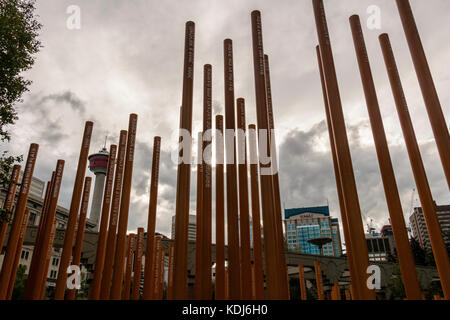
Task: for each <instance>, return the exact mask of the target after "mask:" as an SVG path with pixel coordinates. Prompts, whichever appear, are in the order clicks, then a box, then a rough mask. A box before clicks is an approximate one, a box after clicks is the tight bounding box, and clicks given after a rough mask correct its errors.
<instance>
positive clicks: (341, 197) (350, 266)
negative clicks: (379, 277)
mask: <svg viewBox="0 0 450 320" xmlns="http://www.w3.org/2000/svg"><path fill="white" fill-rule="evenodd" d="M316 54H317V61H318V65H319V74H320V82H321V84H322V95H323V102H324V106H325V114H326V118H327V127H328V135H329V137H330V147H331V155H332V158H333V168H334V177H335V180H336V189H337V194H338V199H339V208H340V210H341V219H342V229H343V230H344V239H345V249H346V255H347V266H348V270H349V273H350V278H351V279H353V282H356V281H357V280H356V279H357V276H356V273H355V272H356V271H355V270H357V269H356V268H354V267H353V265H354V264H355V261H354V259H353V255H352V243H351V238H350V234H349V232H350V231H349V227H348V221H347V220H348V219H347V212H346V209H345V201H344V194H343V191H342V185H341V173H340V171H339V164H338V159H337V151H336V144H335V139H334V132H333V125H332V122H331V115H330V105H329V103H328V96H327V88H326V83H325V76H324V73H323V66H322V57H321V54H320V48H319V46H316Z"/></svg>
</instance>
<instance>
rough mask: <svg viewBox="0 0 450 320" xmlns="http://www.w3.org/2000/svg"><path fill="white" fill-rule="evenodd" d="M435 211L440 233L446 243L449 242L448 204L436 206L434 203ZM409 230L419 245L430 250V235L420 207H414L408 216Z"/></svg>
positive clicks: (449, 211)
mask: <svg viewBox="0 0 450 320" xmlns="http://www.w3.org/2000/svg"><path fill="white" fill-rule="evenodd" d="M434 205H435V208H436V213H437V216H438V220H439V225H440V226H441V231H442V235H443V236H444V241H445V243H446V244H447V245H449V244H450V205H442V206H438V205H437V204H436V202H435V203H434ZM409 222H410V226H411V231H412V234H413V237H414V238H415V239H416V241H417V242H419V244H420V246H421V247H422V248H424V249H430V250H431V243H430V236H429V235H428V229H427V225H426V223H425V218H424V216H423V211H422V207H416V208H414V210H413V212H412V214H411V216H410V217H409Z"/></svg>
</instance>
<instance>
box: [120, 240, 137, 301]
mask: <svg viewBox="0 0 450 320" xmlns="http://www.w3.org/2000/svg"><path fill="white" fill-rule="evenodd" d="M127 239H128V241H127V242H128V246H127V262H126V268H125V280H124V285H123V296H122V298H123V300H129V299H130V289H131V272H132V270H133V257H134V252H135V243H136V234H135V233H130V234H129V235H128V237H127Z"/></svg>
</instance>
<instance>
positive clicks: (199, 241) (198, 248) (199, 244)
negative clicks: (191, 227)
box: [194, 132, 204, 300]
mask: <svg viewBox="0 0 450 320" xmlns="http://www.w3.org/2000/svg"><path fill="white" fill-rule="evenodd" d="M202 136H203V134H202V132H199V133H198V135H197V137H198V145H197V154H198V160H197V203H196V211H197V212H196V223H197V224H196V228H195V231H196V233H195V283H194V296H195V299H198V300H201V299H202V280H203V267H204V265H203V237H204V232H203V217H202V211H203V161H202V158H203V155H202V154H203V143H202Z"/></svg>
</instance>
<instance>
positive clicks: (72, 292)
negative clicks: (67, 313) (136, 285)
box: [66, 177, 92, 300]
mask: <svg viewBox="0 0 450 320" xmlns="http://www.w3.org/2000/svg"><path fill="white" fill-rule="evenodd" d="M91 183H92V178H91V177H86V178H85V179H84V187H83V197H82V198H81V208H80V216H79V218H78V227H77V235H76V237H75V247H74V249H73V258H72V262H71V264H72V265H75V266H79V267H80V260H81V252H82V250H83V238H84V230H85V229H86V216H87V211H88V206H89V195H90V193H91ZM76 293H77V289H75V288H74V289H69V290H68V292H67V295H66V300H75V296H76Z"/></svg>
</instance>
